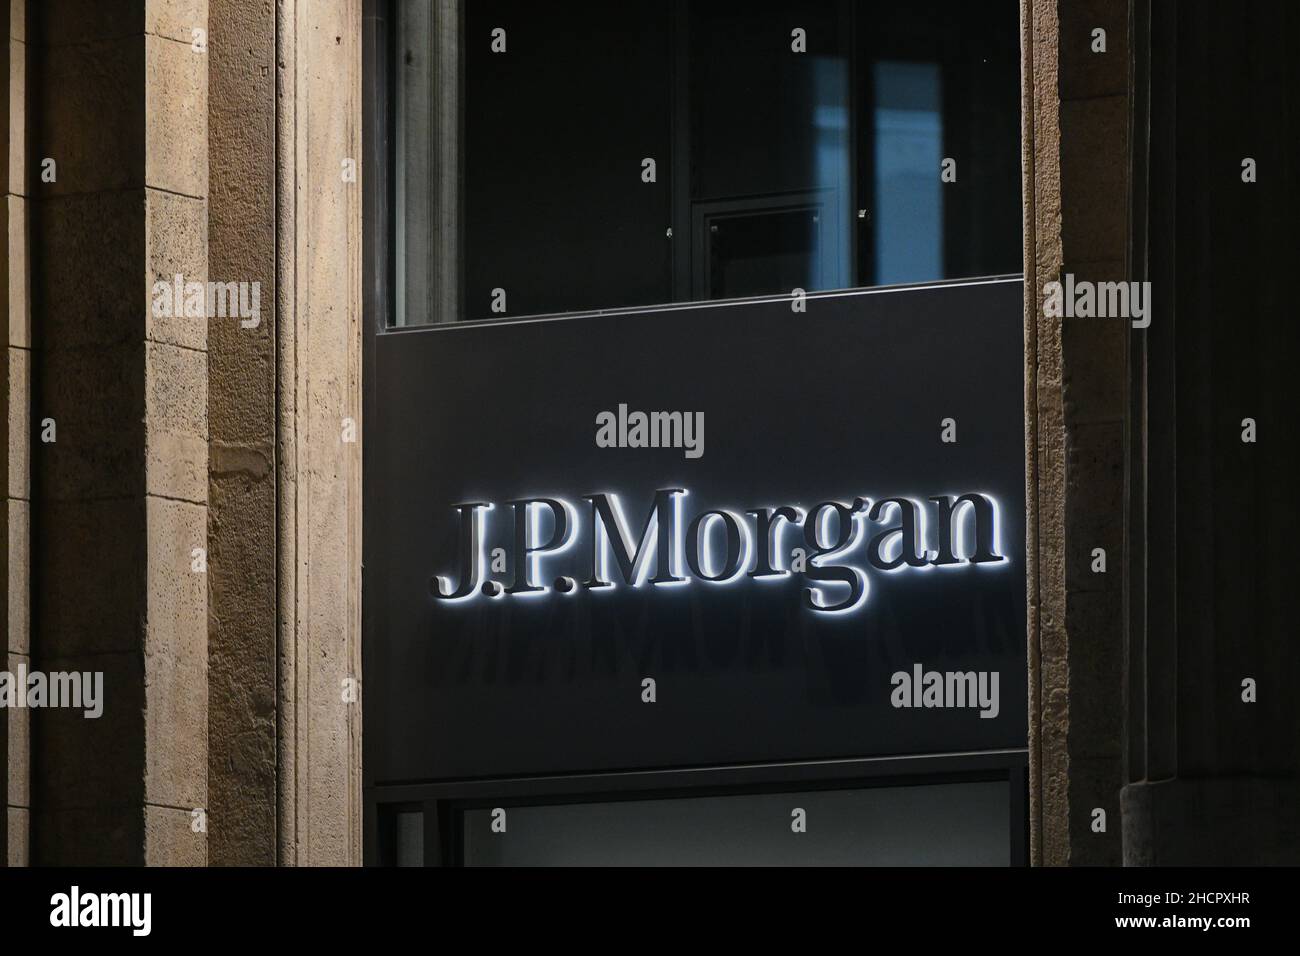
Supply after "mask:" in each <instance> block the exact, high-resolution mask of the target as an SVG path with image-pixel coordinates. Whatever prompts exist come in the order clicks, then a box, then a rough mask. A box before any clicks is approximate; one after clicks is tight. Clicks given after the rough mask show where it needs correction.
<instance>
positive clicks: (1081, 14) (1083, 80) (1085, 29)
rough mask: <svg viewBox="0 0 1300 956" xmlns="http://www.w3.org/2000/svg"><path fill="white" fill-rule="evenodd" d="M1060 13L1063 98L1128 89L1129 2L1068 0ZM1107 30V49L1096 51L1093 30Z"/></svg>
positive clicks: (1115, 0)
mask: <svg viewBox="0 0 1300 956" xmlns="http://www.w3.org/2000/svg"><path fill="white" fill-rule="evenodd" d="M1059 9H1060V16H1061V34H1060V44H1061V47H1060V49H1061V54H1060V57H1061V58H1060V80H1059V82H1060V89H1061V99H1063V100H1077V99H1084V98H1086V97H1090V96H1115V95H1122V94H1125V93H1127V92H1128V69H1129V56H1128V3H1126V2H1125V0H1067V2H1065V3H1061V4H1060V5H1059ZM1098 28H1100V29H1102V30H1105V31H1106V52H1105V53H1094V52H1093V30H1095V29H1098Z"/></svg>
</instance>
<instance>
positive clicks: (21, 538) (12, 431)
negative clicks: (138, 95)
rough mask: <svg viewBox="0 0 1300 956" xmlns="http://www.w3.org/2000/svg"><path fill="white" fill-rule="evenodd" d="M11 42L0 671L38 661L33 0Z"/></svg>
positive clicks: (22, 828)
mask: <svg viewBox="0 0 1300 956" xmlns="http://www.w3.org/2000/svg"><path fill="white" fill-rule="evenodd" d="M8 6H9V9H8V11H7V13H8V15H7V16H6V17H5V36H4V40H3V49H4V67H3V69H2V70H0V75H3V77H4V82H5V93H6V95H5V97H4V109H5V114H4V115H5V120H4V128H5V134H6V140H5V144H6V149H5V151H4V163H5V167H4V168H5V229H4V231H3V233H0V236H3V239H2V240H0V241H3V242H4V243H5V256H4V261H5V269H4V273H3V277H4V279H3V281H4V299H5V302H6V304H7V306H8V310H9V321H8V324H7V327H8V339H7V341H6V343H5V344H6V348H5V363H4V378H3V382H4V397H5V416H4V424H3V425H2V426H0V427H2V428H3V429H4V432H5V446H6V448H7V449H8V453H7V455H6V456H5V507H4V510H3V512H2V513H0V525H3V529H2V530H0V540H3V541H4V543H5V549H4V561H3V565H2V567H3V574H0V579H2V580H3V582H4V585H3V591H4V618H5V625H6V628H7V631H6V634H7V635H8V636H7V638H6V641H5V644H4V646H3V647H0V670H7V671H10V672H14V671H16V670H18V669H19V668H20V667H30V665H31V645H30V632H29V621H30V615H29V609H30V602H29V595H30V588H29V576H28V568H29V566H30V534H29V529H30V519H31V510H30V509H31V481H30V466H31V455H30V448H31V444H30V439H31V403H30V399H31V394H30V391H31V283H30V272H29V270H28V266H27V263H28V257H27V203H28V196H29V184H28V178H27V172H28V157H27V125H28V116H27V108H26V107H27V102H26V101H27V11H26V7H27V3H26V0H10V2H9V5H8ZM29 727H30V721H29V719H28V711H26V710H8V709H0V777H4V778H5V780H6V781H7V786H6V798H5V819H4V820H3V821H0V865H6V864H7V865H9V866H24V865H26V864H27V862H28V842H27V834H28V828H29V823H30V816H29V815H30V812H31V805H32V803H31V775H30V766H31V762H30V759H29V758H30V749H29V739H28V738H29V733H28V731H29Z"/></svg>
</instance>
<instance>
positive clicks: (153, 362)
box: [145, 342, 208, 502]
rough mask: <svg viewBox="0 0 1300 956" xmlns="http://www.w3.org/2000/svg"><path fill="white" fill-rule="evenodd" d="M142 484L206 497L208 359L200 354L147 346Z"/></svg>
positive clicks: (190, 497) (158, 491)
mask: <svg viewBox="0 0 1300 956" xmlns="http://www.w3.org/2000/svg"><path fill="white" fill-rule="evenodd" d="M145 362H146V368H145V380H146V384H145V388H146V398H145V418H146V420H145V488H146V491H147V493H149V494H152V495H164V496H166V497H168V498H179V499H182V500H184V501H195V502H206V501H207V500H208V416H207V409H208V361H207V355H206V354H205V353H203V352H196V351H193V350H191V349H184V348H178V347H176V346H171V345H159V344H156V343H152V342H150V343H146V345H145Z"/></svg>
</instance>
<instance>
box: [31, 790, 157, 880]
mask: <svg viewBox="0 0 1300 956" xmlns="http://www.w3.org/2000/svg"><path fill="white" fill-rule="evenodd" d="M92 835H93V839H92V838H91V836H92ZM32 863H33V864H34V865H37V866H140V865H141V864H142V863H144V812H143V811H142V809H141V807H140V804H139V803H136V804H134V805H129V804H116V805H113V806H103V807H76V808H71V807H70V808H61V809H49V808H47V807H44V806H41V807H39V808H38V809H37V810H36V811H35V812H34V813H33V825H32Z"/></svg>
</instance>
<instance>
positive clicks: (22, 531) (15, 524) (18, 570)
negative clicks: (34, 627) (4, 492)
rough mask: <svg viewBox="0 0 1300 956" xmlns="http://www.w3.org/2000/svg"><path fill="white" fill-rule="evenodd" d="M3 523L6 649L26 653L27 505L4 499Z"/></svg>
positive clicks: (28, 619) (28, 584)
mask: <svg viewBox="0 0 1300 956" xmlns="http://www.w3.org/2000/svg"><path fill="white" fill-rule="evenodd" d="M5 526H6V527H5V530H6V532H7V533H6V537H7V538H8V542H9V544H8V548H7V550H6V552H5V580H6V582H7V584H6V588H5V591H6V594H5V603H6V605H7V607H6V611H7V615H6V618H7V620H8V628H9V638H8V643H9V647H8V650H9V652H10V653H12V654H28V653H30V650H31V641H30V631H29V629H30V627H31V615H30V614H29V613H28V612H29V608H28V602H29V601H30V597H29V595H30V594H31V590H30V588H31V505H30V504H29V503H28V502H26V501H21V500H19V499H17V498H9V499H7V500H6V501H5Z"/></svg>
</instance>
